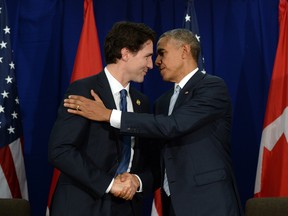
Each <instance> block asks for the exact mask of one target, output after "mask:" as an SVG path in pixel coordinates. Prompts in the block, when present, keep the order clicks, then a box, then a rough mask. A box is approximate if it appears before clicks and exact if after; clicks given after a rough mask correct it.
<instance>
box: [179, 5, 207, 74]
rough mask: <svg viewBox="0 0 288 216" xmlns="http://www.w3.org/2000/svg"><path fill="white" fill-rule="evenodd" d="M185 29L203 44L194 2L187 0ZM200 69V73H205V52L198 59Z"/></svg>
mask: <svg viewBox="0 0 288 216" xmlns="http://www.w3.org/2000/svg"><path fill="white" fill-rule="evenodd" d="M183 27H184V28H186V29H189V30H190V31H192V32H193V33H194V34H195V36H196V38H197V39H198V41H199V42H200V43H201V41H200V39H201V37H200V32H199V27H198V20H197V15H196V11H195V5H194V0H187V6H186V12H185V14H184V24H183ZM198 67H199V69H200V71H202V72H203V73H205V65H204V56H203V51H201V52H200V56H199V59H198Z"/></svg>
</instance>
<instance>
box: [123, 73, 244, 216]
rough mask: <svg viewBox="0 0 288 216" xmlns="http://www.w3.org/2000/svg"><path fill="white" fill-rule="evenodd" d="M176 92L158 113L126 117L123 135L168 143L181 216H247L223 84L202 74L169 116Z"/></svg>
mask: <svg viewBox="0 0 288 216" xmlns="http://www.w3.org/2000/svg"><path fill="white" fill-rule="evenodd" d="M172 94H173V89H171V90H170V91H168V92H167V93H165V94H164V95H163V96H161V97H160V98H159V99H158V100H157V102H156V106H155V113H156V114H159V115H154V116H153V115H149V114H140V115H138V114H133V113H123V114H122V119H121V132H123V133H128V134H133V135H137V136H144V137H154V138H161V139H162V140H163V143H164V144H163V146H162V156H163V160H164V164H165V167H166V170H167V176H168V181H169V187H170V192H171V202H172V205H173V208H174V211H175V213H176V215H179V216H185V215H187V216H198V215H201V216H203V215H207V216H212V215H213V216H238V215H241V214H242V210H241V204H240V199H239V196H238V192H237V187H236V183H235V178H234V174H233V171H232V163H231V157H230V155H231V149H230V148H231V147H230V134H231V115H232V113H231V102H230V97H229V95H228V91H227V88H226V85H225V83H224V82H223V80H222V79H220V78H218V77H215V76H211V75H208V74H202V73H201V72H197V73H196V74H195V75H194V76H193V77H192V78H191V79H190V80H189V81H188V82H187V83H186V85H185V86H184V88H183V89H182V90H181V91H180V94H179V96H178V99H177V101H176V104H175V107H174V110H173V112H172V114H171V115H170V116H167V113H168V108H169V103H170V98H171V96H172Z"/></svg>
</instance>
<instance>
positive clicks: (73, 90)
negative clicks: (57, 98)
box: [48, 82, 113, 197]
mask: <svg viewBox="0 0 288 216" xmlns="http://www.w3.org/2000/svg"><path fill="white" fill-rule="evenodd" d="M89 91H90V90H89V89H88V88H87V86H86V87H85V85H81V84H80V83H79V82H76V83H73V84H71V85H70V87H69V88H68V90H67V92H66V94H65V98H66V97H67V96H68V95H71V94H78V95H79V94H81V95H83V96H85V97H90V96H89ZM89 125H90V121H89V120H88V119H85V118H83V117H81V116H78V115H73V114H70V113H68V112H67V109H66V108H65V107H64V106H63V103H61V105H60V107H59V110H58V117H57V120H56V122H55V124H54V127H53V129H52V132H51V135H50V140H49V149H48V159H49V161H50V162H51V163H52V164H53V165H54V166H55V167H56V168H57V169H59V170H60V171H61V172H62V173H63V174H65V175H66V176H69V178H70V179H72V180H73V181H75V182H77V184H79V185H81V187H82V188H83V189H86V190H87V191H89V193H91V194H92V195H93V196H94V197H101V196H102V195H103V194H104V193H105V190H106V189H107V188H108V186H109V184H110V183H111V180H112V179H113V176H109V175H108V174H107V173H106V172H104V171H103V170H101V168H99V167H97V165H96V164H95V163H93V161H92V160H91V159H90V158H89V157H88V156H87V155H86V154H85V151H82V148H84V145H85V143H86V141H87V139H88V138H87V137H88V133H89V128H90V126H89Z"/></svg>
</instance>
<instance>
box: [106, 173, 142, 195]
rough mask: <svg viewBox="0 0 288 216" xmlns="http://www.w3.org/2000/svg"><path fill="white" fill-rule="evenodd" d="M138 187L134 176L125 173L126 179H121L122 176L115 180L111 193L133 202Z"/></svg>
mask: <svg viewBox="0 0 288 216" xmlns="http://www.w3.org/2000/svg"><path fill="white" fill-rule="evenodd" d="M135 178H136V177H135ZM137 181H138V180H137ZM138 187H139V183H138V184H137V183H136V182H135V179H134V176H133V175H132V174H130V173H125V177H122V178H121V175H118V176H117V177H116V178H115V180H114V182H113V185H112V188H111V190H110V193H112V194H113V195H114V196H115V197H119V198H122V199H125V200H132V198H133V196H134V195H135V193H136V191H137V188H138Z"/></svg>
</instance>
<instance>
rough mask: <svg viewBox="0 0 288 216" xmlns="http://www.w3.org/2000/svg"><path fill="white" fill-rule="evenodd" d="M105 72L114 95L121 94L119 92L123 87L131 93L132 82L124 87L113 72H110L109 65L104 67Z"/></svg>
mask: <svg viewBox="0 0 288 216" xmlns="http://www.w3.org/2000/svg"><path fill="white" fill-rule="evenodd" d="M104 72H105V74H106V76H107V79H108V82H109V85H110V88H111V91H112V94H113V95H114V94H119V92H120V91H121V90H122V89H126V90H127V92H128V95H129V89H130V83H128V85H127V86H126V87H125V88H124V87H123V86H122V84H121V83H120V82H119V81H118V80H117V79H115V77H113V76H112V74H111V73H110V72H109V70H108V69H107V67H105V68H104Z"/></svg>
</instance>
